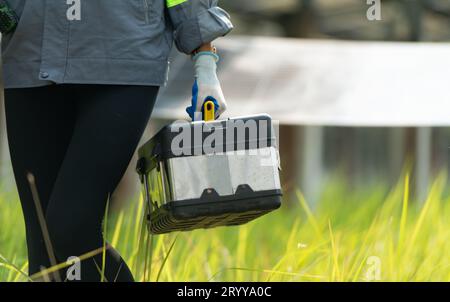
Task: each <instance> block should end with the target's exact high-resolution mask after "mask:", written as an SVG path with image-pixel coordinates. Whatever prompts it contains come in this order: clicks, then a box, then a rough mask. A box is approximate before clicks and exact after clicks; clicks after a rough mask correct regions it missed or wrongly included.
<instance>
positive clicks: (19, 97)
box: [5, 86, 74, 275]
mask: <svg viewBox="0 0 450 302" xmlns="http://www.w3.org/2000/svg"><path fill="white" fill-rule="evenodd" d="M64 91H66V90H65V89H64V87H62V86H47V87H40V88H25V89H6V90H5V113H6V123H7V133H8V142H9V150H10V154H11V161H12V166H13V171H14V176H15V180H16V184H17V189H18V192H19V197H20V201H21V205H22V210H23V215H24V219H25V227H26V239H27V248H28V262H29V264H28V271H29V274H30V275H32V274H34V273H37V272H39V271H40V270H41V267H47V268H48V267H49V266H50V261H49V257H48V253H47V250H46V248H45V244H44V237H43V234H42V230H41V227H40V224H39V221H38V216H37V212H36V207H35V204H34V201H33V198H32V195H31V190H30V186H29V183H28V181H27V177H26V174H27V173H28V172H30V173H32V174H33V175H34V178H35V181H36V187H37V191H38V194H39V197H40V202H41V207H42V209H43V211H46V208H47V204H48V201H49V199H50V194H51V191H52V189H53V184H54V182H55V180H56V177H57V174H58V171H59V168H60V165H61V163H62V161H63V159H64V156H65V153H66V150H67V146H68V144H69V141H70V138H71V136H72V131H73V126H74V110H73V108H72V107H71V105H72V103H71V101H70V100H69V99H68V97H67V96H68V95H70V93H67V94H65V93H64Z"/></svg>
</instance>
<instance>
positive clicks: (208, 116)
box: [203, 98, 216, 122]
mask: <svg viewBox="0 0 450 302" xmlns="http://www.w3.org/2000/svg"><path fill="white" fill-rule="evenodd" d="M215 119H216V104H215V103H214V101H213V100H212V99H211V98H207V99H206V101H205V102H204V103H203V120H204V121H205V122H209V121H214V120H215Z"/></svg>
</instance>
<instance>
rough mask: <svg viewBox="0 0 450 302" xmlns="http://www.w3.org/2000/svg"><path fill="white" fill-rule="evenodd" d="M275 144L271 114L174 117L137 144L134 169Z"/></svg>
mask: <svg viewBox="0 0 450 302" xmlns="http://www.w3.org/2000/svg"><path fill="white" fill-rule="evenodd" d="M265 147H276V136H275V130H274V127H273V122H272V118H271V117H270V116H269V115H268V114H258V115H251V116H242V117H235V118H228V119H225V120H216V121H209V122H205V121H196V122H189V121H176V122H173V123H171V124H169V125H167V126H165V127H164V128H162V129H161V130H160V131H159V132H158V133H157V134H156V135H155V136H154V137H153V138H151V139H150V140H149V141H148V142H147V143H145V144H144V145H143V146H142V147H141V148H139V151H138V155H139V160H138V166H137V171H138V173H139V174H143V173H147V172H148V171H150V170H152V169H153V168H155V167H156V165H157V163H158V162H160V161H164V160H167V159H170V158H174V157H188V156H198V155H208V154H211V155H212V154H221V153H224V152H227V151H240V150H252V149H259V148H265Z"/></svg>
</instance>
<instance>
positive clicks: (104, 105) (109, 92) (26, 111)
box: [5, 85, 158, 281]
mask: <svg viewBox="0 0 450 302" xmlns="http://www.w3.org/2000/svg"><path fill="white" fill-rule="evenodd" d="M157 93H158V87H152V86H112V85H52V86H46V87H40V88H23V89H22V88H21V89H6V90H5V111H6V121H7V131H8V140H9V148H10V153H11V160H12V165H13V169H14V175H15V179H16V183H17V188H18V191H19V197H20V200H21V204H22V209H23V213H24V217H25V224H26V239H27V246H28V258H29V273H30V274H34V273H37V272H39V271H40V270H41V269H42V268H43V267H46V268H48V267H50V266H51V261H50V260H49V256H48V253H47V250H46V248H45V244H44V237H43V235H42V231H41V228H40V225H39V220H38V216H37V212H36V207H35V205H34V201H33V198H32V191H31V189H30V186H29V183H28V180H27V176H26V175H27V173H28V172H30V173H32V174H33V175H34V178H35V182H36V187H37V191H38V195H39V197H40V201H41V206H42V209H43V214H44V215H45V220H46V223H47V226H48V230H49V234H50V238H51V243H52V245H53V250H54V253H55V254H56V260H57V261H58V263H63V262H66V260H67V259H68V257H71V256H80V255H83V254H85V253H87V252H90V251H93V250H96V249H98V248H101V247H102V246H103V236H102V221H103V218H104V214H105V207H106V204H107V199H108V195H109V194H110V193H112V192H113V190H114V189H115V188H116V186H117V184H118V182H119V181H120V179H121V177H122V175H123V174H124V172H125V170H126V168H127V166H128V164H129V162H130V159H131V157H132V155H133V152H134V151H135V149H136V147H137V144H138V142H139V140H140V138H141V135H142V133H143V131H144V128H145V127H146V125H147V122H148V119H149V117H150V114H151V112H152V109H153V105H154V102H155V99H156V96H157ZM106 254H107V255H106V266H105V268H106V270H105V274H104V277H105V278H106V280H108V281H133V276H132V274H131V272H130V270H129V268H128V267H127V266H126V264H125V263H124V261H123V260H122V259H121V257H120V256H119V255H118V254H117V252H115V251H114V250H113V249H112V248H109V249H107V253H106ZM98 268H102V255H101V253H100V254H99V255H97V256H95V257H93V258H89V259H87V260H84V261H82V262H81V281H100V273H99V270H98ZM60 275H61V279H63V280H64V279H65V276H66V275H65V272H64V270H62V271H61V272H60Z"/></svg>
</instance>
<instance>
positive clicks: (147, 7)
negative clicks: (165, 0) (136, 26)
mask: <svg viewBox="0 0 450 302" xmlns="http://www.w3.org/2000/svg"><path fill="white" fill-rule="evenodd" d="M142 1H143V3H144V14H145V23H146V24H150V16H149V14H150V5H149V3H148V0H142Z"/></svg>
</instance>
